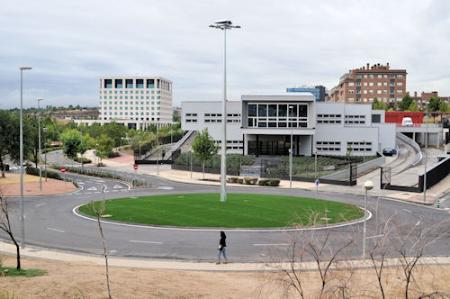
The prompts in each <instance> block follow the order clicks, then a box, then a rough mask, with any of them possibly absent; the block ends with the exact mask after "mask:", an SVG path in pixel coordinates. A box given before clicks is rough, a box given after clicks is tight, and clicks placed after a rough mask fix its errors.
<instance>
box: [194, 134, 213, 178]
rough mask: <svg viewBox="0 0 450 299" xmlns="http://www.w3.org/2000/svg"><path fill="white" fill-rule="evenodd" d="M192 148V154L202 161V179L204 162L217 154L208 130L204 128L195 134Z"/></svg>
mask: <svg viewBox="0 0 450 299" xmlns="http://www.w3.org/2000/svg"><path fill="white" fill-rule="evenodd" d="M192 150H193V151H194V155H196V156H197V158H198V159H199V160H200V161H201V162H202V172H203V179H204V178H205V162H206V161H208V160H209V159H211V158H212V157H213V156H214V155H215V154H217V150H218V149H217V146H216V145H215V143H214V139H212V137H211V136H210V135H209V133H208V130H207V129H205V130H203V132H201V133H200V134H198V135H197V136H195V139H194V142H193V143H192Z"/></svg>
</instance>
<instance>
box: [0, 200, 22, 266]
mask: <svg viewBox="0 0 450 299" xmlns="http://www.w3.org/2000/svg"><path fill="white" fill-rule="evenodd" d="M0 209H1V214H0V230H2V231H4V232H5V233H6V234H8V236H9V238H10V239H11V241H12V242H13V243H14V246H16V269H17V270H20V269H21V265H20V246H19V243H18V242H17V240H16V238H15V237H14V233H13V230H12V228H11V221H10V219H9V210H8V200H7V199H6V198H5V197H4V196H3V194H2V193H1V192H0Z"/></svg>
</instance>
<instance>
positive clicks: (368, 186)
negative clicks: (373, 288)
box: [362, 181, 373, 259]
mask: <svg viewBox="0 0 450 299" xmlns="http://www.w3.org/2000/svg"><path fill="white" fill-rule="evenodd" d="M372 189H373V182H372V181H365V182H364V190H365V195H364V213H365V212H366V211H367V192H368V191H370V190H372ZM366 235H367V219H364V223H363V243H362V251H363V253H362V257H363V259H364V258H366V241H367V236H366Z"/></svg>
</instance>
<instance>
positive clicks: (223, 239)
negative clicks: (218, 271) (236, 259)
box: [216, 231, 228, 264]
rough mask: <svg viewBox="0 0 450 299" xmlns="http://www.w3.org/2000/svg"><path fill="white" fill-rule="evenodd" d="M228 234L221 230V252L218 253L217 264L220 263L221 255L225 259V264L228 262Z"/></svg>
mask: <svg viewBox="0 0 450 299" xmlns="http://www.w3.org/2000/svg"><path fill="white" fill-rule="evenodd" d="M226 239H227V236H226V235H225V232H223V231H221V232H220V241H219V248H218V250H219V252H218V254H217V262H216V264H220V257H221V256H222V255H223V259H224V262H223V263H224V264H226V263H227V262H228V260H227V252H226V247H227V241H226Z"/></svg>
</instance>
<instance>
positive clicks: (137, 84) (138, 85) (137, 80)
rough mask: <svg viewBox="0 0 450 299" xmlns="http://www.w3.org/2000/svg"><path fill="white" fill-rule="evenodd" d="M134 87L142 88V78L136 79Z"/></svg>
mask: <svg viewBox="0 0 450 299" xmlns="http://www.w3.org/2000/svg"><path fill="white" fill-rule="evenodd" d="M136 88H144V79H136Z"/></svg>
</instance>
